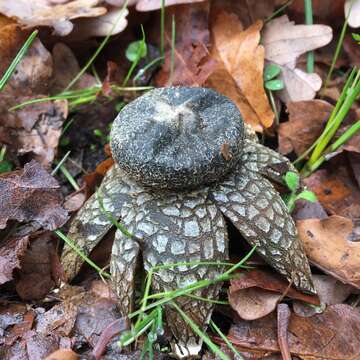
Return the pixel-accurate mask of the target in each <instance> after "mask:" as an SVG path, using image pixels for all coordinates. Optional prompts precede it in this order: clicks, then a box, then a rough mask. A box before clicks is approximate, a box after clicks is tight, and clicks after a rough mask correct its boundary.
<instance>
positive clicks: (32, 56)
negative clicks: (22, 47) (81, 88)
mask: <svg viewBox="0 0 360 360" xmlns="http://www.w3.org/2000/svg"><path fill="white" fill-rule="evenodd" d="M52 74H53V62H52V57H51V54H50V52H49V51H48V50H47V49H46V48H45V46H44V45H43V44H42V43H41V41H40V40H39V39H36V40H35V41H34V42H33V44H32V45H31V47H30V48H29V49H28V51H27V52H26V55H25V56H24V57H23V58H22V59H21V61H20V63H19V64H18V65H17V67H16V70H15V71H14V73H13V74H12V76H11V77H10V79H9V81H8V83H7V85H6V87H5V88H4V90H3V92H2V93H1V95H0V96H1V97H2V96H3V95H4V94H6V95H13V96H14V101H13V103H14V105H15V104H19V102H18V101H19V100H18V99H17V98H18V97H19V96H21V95H23V96H34V94H47V93H48V91H49V87H50V85H51V77H52Z"/></svg>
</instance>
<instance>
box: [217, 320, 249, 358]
mask: <svg viewBox="0 0 360 360" xmlns="http://www.w3.org/2000/svg"><path fill="white" fill-rule="evenodd" d="M210 326H211V327H212V328H213V329H214V330H215V331H216V333H217V334H218V335H219V336H220V337H221V338H222V339H223V340H224V342H225V344H226V345H227V347H228V348H229V349H230V350H231V351H232V352H233V353H234V354H235V355H236V356H237V359H239V360H244V358H243V357H242V356H241V355H240V353H239V352H238V351H237V350H236V349H235V347H234V345H233V344H232V343H231V342H230V341H229V339H228V338H227V337H226V336H225V334H224V333H223V332H222V331H221V330H220V329H219V328H218V327H217V325H216V324H215V323H214V322H213V321H212V320H210Z"/></svg>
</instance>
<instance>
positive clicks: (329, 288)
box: [313, 275, 358, 305]
mask: <svg viewBox="0 0 360 360" xmlns="http://www.w3.org/2000/svg"><path fill="white" fill-rule="evenodd" d="M313 280H314V285H315V288H316V293H317V294H318V296H319V299H320V301H321V303H322V304H326V305H335V304H341V303H342V302H343V301H345V300H346V299H347V298H348V297H349V295H350V294H355V293H357V292H358V290H357V289H355V288H354V287H353V286H350V285H348V284H344V283H343V282H341V281H339V280H337V279H334V278H333V277H331V276H328V275H313Z"/></svg>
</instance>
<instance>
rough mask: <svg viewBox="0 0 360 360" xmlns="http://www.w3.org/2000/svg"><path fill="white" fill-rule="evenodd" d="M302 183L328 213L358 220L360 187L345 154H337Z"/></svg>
mask: <svg viewBox="0 0 360 360" xmlns="http://www.w3.org/2000/svg"><path fill="white" fill-rule="evenodd" d="M333 169H336V171H334V170H333ZM304 184H305V185H306V186H307V187H308V188H309V189H310V190H311V191H313V192H314V193H315V194H316V196H317V198H318V200H319V201H320V202H321V204H322V205H323V207H324V208H325V210H326V211H327V212H328V213H329V214H331V215H340V216H344V217H347V218H349V219H351V220H352V221H354V223H357V222H358V221H359V218H360V188H359V186H358V184H357V181H356V179H354V173H353V169H352V168H351V167H350V166H348V164H347V159H346V156H344V155H340V156H337V157H336V158H335V159H333V160H332V161H331V162H330V164H329V166H328V167H326V168H324V169H320V170H318V171H316V172H315V173H313V174H312V175H311V176H309V177H307V178H305V179H304Z"/></svg>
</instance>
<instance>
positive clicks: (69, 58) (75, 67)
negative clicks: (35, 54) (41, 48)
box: [51, 43, 97, 94]
mask: <svg viewBox="0 0 360 360" xmlns="http://www.w3.org/2000/svg"><path fill="white" fill-rule="evenodd" d="M51 54H52V59H53V73H52V81H51V93H52V94H57V93H60V92H61V91H63V90H64V89H65V88H66V87H67V86H68V85H69V83H70V81H71V80H72V79H74V77H75V76H76V75H77V74H78V73H79V72H80V70H81V69H80V66H79V63H78V61H77V59H76V57H75V55H74V53H73V52H72V50H71V49H70V48H69V47H68V46H67V45H65V44H63V43H57V44H55V45H54V47H53V49H52V52H51ZM96 84H97V81H96V79H95V77H94V76H92V75H90V74H87V73H85V74H83V75H82V76H81V77H80V79H79V80H78V81H77V82H76V83H75V84H74V86H73V89H83V88H86V87H92V86H95V85H96Z"/></svg>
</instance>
